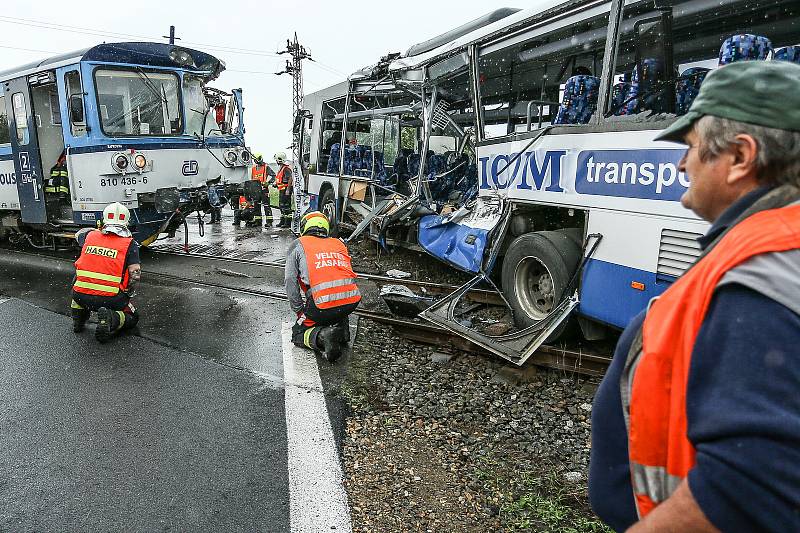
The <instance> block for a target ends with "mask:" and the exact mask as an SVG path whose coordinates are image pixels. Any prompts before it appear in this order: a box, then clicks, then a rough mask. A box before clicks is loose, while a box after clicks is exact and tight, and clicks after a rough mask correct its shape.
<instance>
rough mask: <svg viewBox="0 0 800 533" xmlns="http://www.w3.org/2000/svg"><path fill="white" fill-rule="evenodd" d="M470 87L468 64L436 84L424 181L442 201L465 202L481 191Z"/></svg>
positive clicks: (433, 197) (439, 203)
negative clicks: (475, 159)
mask: <svg viewBox="0 0 800 533" xmlns="http://www.w3.org/2000/svg"><path fill="white" fill-rule="evenodd" d="M469 87H470V79H469V73H468V72H467V70H466V68H464V69H462V70H461V71H460V72H458V73H455V74H451V75H449V76H448V77H447V78H445V79H442V80H437V81H436V82H435V83H434V84H433V86H432V90H434V91H435V92H436V100H435V102H436V104H435V108H434V111H433V113H432V116H431V128H430V137H429V138H428V154H427V157H426V158H425V172H424V176H425V181H424V183H425V185H426V187H427V191H426V192H427V193H429V194H430V197H431V199H432V200H433V201H434V202H436V203H437V204H438V205H444V204H446V203H453V204H455V203H462V202H463V201H466V200H468V199H470V198H473V197H474V196H475V195H476V194H477V192H478V190H477V182H478V180H477V178H478V173H477V167H476V166H475V165H474V153H475V149H474V143H475V139H474V127H473V124H474V120H475V113H474V109H473V106H472V98H471V92H470V88H469Z"/></svg>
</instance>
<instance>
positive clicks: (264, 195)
mask: <svg viewBox="0 0 800 533" xmlns="http://www.w3.org/2000/svg"><path fill="white" fill-rule="evenodd" d="M252 177H253V180H255V181H258V182H259V183H261V198H258V199H256V200H255V201H254V202H253V208H254V210H255V217H254V220H255V221H256V222H257V223H258V224H259V225H260V224H261V222H262V218H261V208H262V206H263V208H264V218H263V222H264V227H265V228H269V227H271V226H272V208H271V207H270V205H269V186H268V183H267V181H268V180H269V167H267V164H266V163H265V162H264V158H263V157H262V156H261V154H255V155H254V156H253V170H252ZM254 225H255V224H254Z"/></svg>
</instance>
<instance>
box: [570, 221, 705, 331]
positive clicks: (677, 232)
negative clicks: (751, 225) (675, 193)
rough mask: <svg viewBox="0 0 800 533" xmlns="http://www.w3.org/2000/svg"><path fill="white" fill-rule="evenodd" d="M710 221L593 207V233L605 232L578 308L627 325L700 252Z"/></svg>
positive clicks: (584, 281) (589, 265) (590, 264)
mask: <svg viewBox="0 0 800 533" xmlns="http://www.w3.org/2000/svg"><path fill="white" fill-rule="evenodd" d="M707 227H708V225H707V224H706V223H705V222H702V221H691V220H682V219H676V218H668V217H660V216H653V215H642V214H637V213H624V212H619V211H610V210H608V211H607V210H592V211H590V212H589V220H588V233H590V234H593V233H599V234H601V235H603V238H602V240H601V241H600V245H599V246H598V247H597V249H596V250H595V253H594V254H593V256H592V258H591V259H589V260H588V261H587V264H586V267H585V268H584V271H583V273H582V283H581V289H580V307H579V309H578V312H579V313H580V314H581V315H584V316H586V317H589V318H592V319H595V320H599V321H601V322H605V323H607V324H611V325H614V326H617V327H620V328H623V327H625V326H626V325H627V324H628V322H629V321H630V319H631V318H633V317H634V316H635V315H636V314H638V313H639V312H640V311H641V310H642V309H644V308H645V307H647V303H648V302H649V301H650V299H651V298H653V297H655V296H658V295H660V294H661V293H662V292H664V291H665V290H666V289H667V287H669V286H670V285H671V283H672V282H673V281H674V280H675V279H676V278H675V275H677V274H678V270H682V269H684V268H688V266H689V265H690V264H691V262H693V261H694V258H695V257H697V256H698V255H699V253H700V251H699V245H697V244H696V242H695V240H694V239H695V238H696V237H698V236H700V235H702V234H703V233H704V232H705V230H706V228H707ZM665 265H666V266H665ZM670 267H671V268H670ZM676 269H678V270H676Z"/></svg>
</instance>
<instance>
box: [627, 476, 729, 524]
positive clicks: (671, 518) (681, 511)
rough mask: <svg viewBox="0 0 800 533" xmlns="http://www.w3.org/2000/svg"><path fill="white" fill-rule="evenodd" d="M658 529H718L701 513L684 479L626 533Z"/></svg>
mask: <svg viewBox="0 0 800 533" xmlns="http://www.w3.org/2000/svg"><path fill="white" fill-rule="evenodd" d="M659 531H676V532H677V531H692V532H694V533H716V532H717V531H719V530H718V529H717V528H716V527H714V524H712V523H711V522H709V521H708V518H706V515H704V514H703V510H702V509H700V506H699V505H698V504H697V500H695V499H694V496H692V491H691V489H689V483H688V482H687V481H686V480H684V481H683V483H681V484H680V485H679V486H678V488H677V489H676V490H675V492H673V493H672V496H670V497H669V498H667V499H666V500H665V501H664V502H663V503H662V504H661V505H659V506H658V507H656V508H655V509H654V510H653V511H652V512H651V513H650V514H648V515H647V516H646V517H645V518H644V520H641V521H639V522H637V523H636V524H634V525H633V526H632V527H630V528H628V531H627V533H656V532H659Z"/></svg>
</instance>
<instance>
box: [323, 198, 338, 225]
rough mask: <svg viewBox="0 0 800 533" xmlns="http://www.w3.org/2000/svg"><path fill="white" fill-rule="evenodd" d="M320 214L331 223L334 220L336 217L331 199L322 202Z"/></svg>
mask: <svg viewBox="0 0 800 533" xmlns="http://www.w3.org/2000/svg"><path fill="white" fill-rule="evenodd" d="M322 214H323V215H325V216H326V217H328V222H329V223H330V224H333V223H334V222H335V220H334V219H335V217H336V206H335V204H334V203H333V200H331V201H328V202H325V203H324V204H322Z"/></svg>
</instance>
